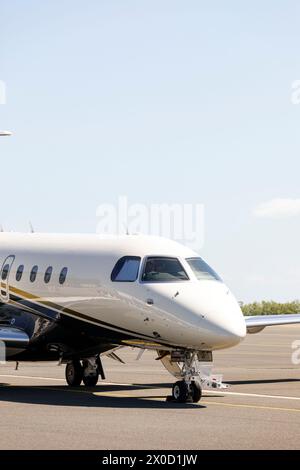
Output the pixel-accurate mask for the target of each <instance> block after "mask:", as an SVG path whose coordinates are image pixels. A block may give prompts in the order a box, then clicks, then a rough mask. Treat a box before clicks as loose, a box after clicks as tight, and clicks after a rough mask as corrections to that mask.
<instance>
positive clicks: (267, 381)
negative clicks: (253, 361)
mask: <svg viewBox="0 0 300 470" xmlns="http://www.w3.org/2000/svg"><path fill="white" fill-rule="evenodd" d="M289 382H300V379H293V378H290V379H289V378H287V379H250V380H226V383H227V384H228V385H251V384H253V385H255V384H276V383H289Z"/></svg>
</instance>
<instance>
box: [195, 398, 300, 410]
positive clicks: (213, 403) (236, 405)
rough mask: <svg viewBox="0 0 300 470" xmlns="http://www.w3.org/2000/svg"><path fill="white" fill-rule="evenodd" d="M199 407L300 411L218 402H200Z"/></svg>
mask: <svg viewBox="0 0 300 470" xmlns="http://www.w3.org/2000/svg"><path fill="white" fill-rule="evenodd" d="M199 403H200V405H202V404H203V405H217V406H228V407H231V408H254V409H256V410H268V411H273V410H274V411H288V412H292V413H300V409H297V408H278V407H276V406H260V405H246V404H237V403H220V402H218V401H203V400H201V401H200V402H199Z"/></svg>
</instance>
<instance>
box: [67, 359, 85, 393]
mask: <svg viewBox="0 0 300 470" xmlns="http://www.w3.org/2000/svg"><path fill="white" fill-rule="evenodd" d="M82 378H83V367H82V365H81V363H80V361H71V362H68V364H67V366H66V381H67V384H68V385H69V386H70V387H79V385H80V384H81V382H82Z"/></svg>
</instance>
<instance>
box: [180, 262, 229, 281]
mask: <svg viewBox="0 0 300 470" xmlns="http://www.w3.org/2000/svg"><path fill="white" fill-rule="evenodd" d="M186 261H187V262H188V264H189V266H190V268H191V269H192V271H193V273H194V274H195V276H196V278H197V279H198V280H199V281H201V280H215V281H221V282H222V279H221V278H220V276H219V275H218V274H217V273H216V272H215V271H214V270H213V269H212V268H211V267H210V266H209V265H208V264H207V263H206V262H205V261H204V260H203V259H202V258H187V259H186Z"/></svg>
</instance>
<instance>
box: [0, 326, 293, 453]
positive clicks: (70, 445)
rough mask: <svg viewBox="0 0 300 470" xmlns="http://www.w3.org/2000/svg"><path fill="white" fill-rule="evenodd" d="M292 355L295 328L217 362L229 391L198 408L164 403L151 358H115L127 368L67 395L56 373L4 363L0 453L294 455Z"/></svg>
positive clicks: (278, 330)
mask: <svg viewBox="0 0 300 470" xmlns="http://www.w3.org/2000/svg"><path fill="white" fill-rule="evenodd" d="M297 340H298V345H297V344H296V343H294V342H295V341H297ZM293 346H294V347H293ZM295 346H297V348H298V350H300V327H299V326H284V327H269V328H266V329H265V330H264V331H263V332H261V333H258V334H256V335H248V336H247V338H246V339H245V341H244V342H243V343H241V344H240V345H239V346H237V347H235V348H233V349H229V350H224V351H218V352H215V353H214V372H215V373H220V374H223V381H224V382H225V383H227V384H229V385H230V387H229V388H228V389H226V390H219V391H215V390H204V391H203V397H202V399H201V401H200V402H199V403H198V404H176V403H172V402H167V401H166V396H167V395H169V394H170V392H171V387H172V383H173V382H174V381H175V379H174V378H173V377H172V376H171V375H169V373H168V372H167V371H166V370H165V369H164V367H163V366H162V364H161V363H160V361H156V360H154V359H155V357H156V353H155V352H153V351H146V352H145V353H144V354H143V356H142V358H141V359H140V360H136V358H137V355H138V352H139V351H138V350H137V349H130V348H124V349H121V350H119V351H118V354H119V356H120V357H121V358H122V359H123V360H124V361H125V362H126V364H121V363H119V362H117V361H113V360H112V359H110V358H104V360H103V363H104V368H105V372H106V377H107V378H106V380H105V381H101V380H100V381H99V383H98V385H97V386H96V387H94V388H86V387H84V386H81V387H80V388H78V389H71V388H70V387H68V386H66V383H65V379H64V369H65V367H64V366H58V365H57V364H54V363H44V364H43V363H21V364H20V366H19V369H18V370H14V366H15V364H14V363H7V364H5V365H2V366H0V410H1V411H0V416H1V420H0V449H1V450H3V449H10V450H11V449H29V450H32V449H83V450H84V449H107V450H116V449H118V450H119V449H127V450H128V449H131V450H135V449H150V450H154V449H162V450H166V449H168V450H172V449H179V450H184V449H197V450H198V449H299V448H300V353H297V351H296V349H295ZM293 353H294V359H296V360H297V359H299V364H298V365H297V364H294V363H293V361H292V354H293ZM294 362H295V360H294ZM296 362H297V361H296Z"/></svg>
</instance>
